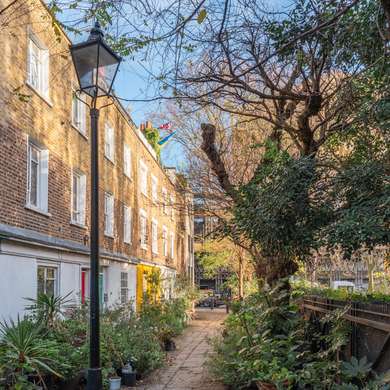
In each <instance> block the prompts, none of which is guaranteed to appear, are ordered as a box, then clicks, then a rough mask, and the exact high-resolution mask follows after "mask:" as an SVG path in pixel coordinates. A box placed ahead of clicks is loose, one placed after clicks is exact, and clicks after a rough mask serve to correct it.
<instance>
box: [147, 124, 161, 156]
mask: <svg viewBox="0 0 390 390" xmlns="http://www.w3.org/2000/svg"><path fill="white" fill-rule="evenodd" d="M144 135H145V137H146V139H147V140H148V142H149V143H150V145H152V148H153V149H154V150H155V152H156V153H157V156H158V158H160V154H161V146H160V145H159V144H158V143H159V141H160V140H161V137H160V133H159V131H158V129H155V128H148V129H145V131H144Z"/></svg>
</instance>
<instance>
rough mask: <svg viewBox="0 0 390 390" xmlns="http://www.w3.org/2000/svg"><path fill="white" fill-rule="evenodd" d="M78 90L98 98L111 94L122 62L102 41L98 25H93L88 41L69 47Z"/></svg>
mask: <svg viewBox="0 0 390 390" xmlns="http://www.w3.org/2000/svg"><path fill="white" fill-rule="evenodd" d="M70 52H71V54H72V59H73V64H74V67H75V69H76V73H77V78H78V80H79V85H80V89H81V90H82V91H83V92H85V93H86V94H88V95H89V96H91V97H92V98H98V97H100V96H108V95H110V93H111V90H112V85H113V83H114V80H115V76H116V74H117V72H118V68H119V64H120V62H121V60H122V58H121V57H120V56H118V54H116V53H115V52H114V51H113V50H112V49H111V48H110V47H109V46H108V45H107V43H106V42H105V41H104V34H103V31H102V30H101V28H100V25H99V23H97V22H96V23H95V26H94V27H93V28H92V30H91V33H90V35H89V37H88V40H87V41H85V42H82V43H78V44H75V45H71V46H70Z"/></svg>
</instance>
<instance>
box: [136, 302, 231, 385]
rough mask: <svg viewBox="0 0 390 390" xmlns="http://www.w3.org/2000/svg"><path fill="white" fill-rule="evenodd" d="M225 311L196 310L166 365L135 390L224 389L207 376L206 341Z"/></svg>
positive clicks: (208, 345) (215, 332) (219, 325)
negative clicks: (193, 317)
mask: <svg viewBox="0 0 390 390" xmlns="http://www.w3.org/2000/svg"><path fill="white" fill-rule="evenodd" d="M225 316H226V314H225V310H224V309H214V310H209V309H199V310H197V312H196V316H195V319H194V320H193V321H192V322H191V325H190V326H189V327H188V328H187V329H186V330H185V331H184V333H183V334H182V335H181V336H179V337H178V338H176V339H175V343H176V351H174V352H171V353H169V355H168V363H167V364H166V365H165V366H164V367H162V368H161V369H159V370H157V371H156V372H154V373H153V374H152V375H151V376H150V377H149V378H147V379H146V380H145V381H144V382H143V383H141V384H139V385H138V386H137V388H136V389H137V390H204V389H209V390H224V389H225V387H224V386H223V385H221V384H220V383H217V382H215V381H214V380H213V379H212V378H211V377H210V375H209V373H208V370H207V367H206V364H205V363H206V361H207V356H208V355H209V354H210V353H211V346H210V344H209V342H208V341H209V338H210V337H213V336H214V335H216V334H217V333H218V332H219V331H220V328H221V323H222V321H223V319H224V318H225Z"/></svg>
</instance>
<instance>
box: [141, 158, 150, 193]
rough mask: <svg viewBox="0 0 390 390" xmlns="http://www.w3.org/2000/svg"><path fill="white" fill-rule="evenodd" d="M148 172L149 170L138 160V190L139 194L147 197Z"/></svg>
mask: <svg viewBox="0 0 390 390" xmlns="http://www.w3.org/2000/svg"><path fill="white" fill-rule="evenodd" d="M148 172H149V168H148V166H147V165H146V163H145V162H144V161H143V160H142V159H140V160H139V180H140V183H139V188H140V192H141V194H142V195H144V196H146V197H147V196H148Z"/></svg>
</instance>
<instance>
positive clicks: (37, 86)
mask: <svg viewBox="0 0 390 390" xmlns="http://www.w3.org/2000/svg"><path fill="white" fill-rule="evenodd" d="M49 74H50V69H49V50H48V49H47V48H46V47H45V46H44V45H43V44H42V42H41V41H40V40H39V39H38V38H37V37H36V36H35V35H34V34H33V33H32V32H29V34H28V44H27V80H26V83H27V85H28V86H29V87H31V88H32V89H33V90H34V91H35V92H37V93H38V95H39V96H40V97H42V98H43V99H44V100H45V101H46V102H47V103H48V104H50V105H51V102H50V97H49Z"/></svg>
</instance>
